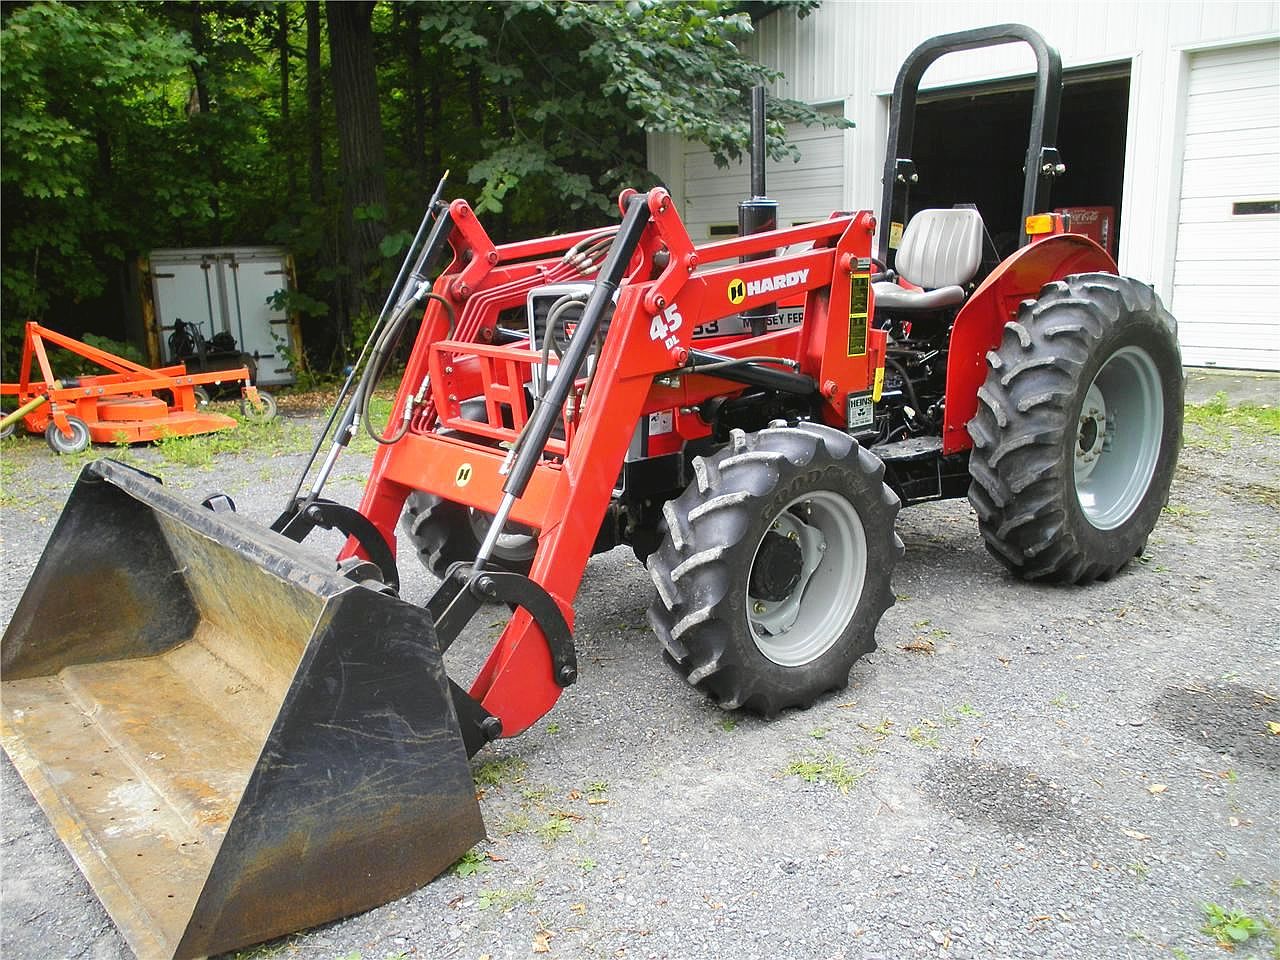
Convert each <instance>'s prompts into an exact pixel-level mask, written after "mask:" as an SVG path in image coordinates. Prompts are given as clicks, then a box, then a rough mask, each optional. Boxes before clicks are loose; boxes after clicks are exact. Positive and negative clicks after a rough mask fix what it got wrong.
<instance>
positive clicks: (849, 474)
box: [647, 423, 902, 716]
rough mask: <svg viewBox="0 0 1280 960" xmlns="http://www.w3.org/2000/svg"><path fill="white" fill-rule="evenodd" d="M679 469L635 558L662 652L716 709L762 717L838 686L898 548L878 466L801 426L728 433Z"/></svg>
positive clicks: (879, 601) (875, 617) (893, 501)
mask: <svg viewBox="0 0 1280 960" xmlns="http://www.w3.org/2000/svg"><path fill="white" fill-rule="evenodd" d="M693 471H694V476H695V481H694V483H692V484H690V485H689V487H688V489H686V490H685V491H684V493H682V494H681V495H680V496H679V497H677V498H675V499H674V500H671V501H668V502H667V503H666V504H665V505H664V507H663V521H662V524H661V533H662V539H661V543H660V544H659V546H658V549H657V550H656V551H654V553H652V554H651V555H650V556H649V559H648V562H647V566H648V569H649V574H650V576H651V577H652V579H653V582H654V585H655V587H656V588H657V596H656V598H655V599H654V601H653V604H652V606H651V607H650V609H649V622H650V623H651V624H652V626H653V629H654V632H655V633H656V634H657V635H658V638H659V639H660V640H661V641H662V644H663V647H664V648H665V654H666V657H667V659H668V660H669V661H670V662H671V663H672V665H673V666H675V668H676V669H677V670H678V671H679V672H680V673H681V674H683V675H684V677H685V679H687V680H688V681H689V683H691V684H692V685H693V686H695V687H697V688H698V689H699V690H701V691H703V692H704V693H706V694H707V695H709V696H710V697H711V698H712V699H713V700H714V701H715V702H716V703H718V704H719V705H720V706H721V707H724V708H725V709H730V710H732V709H738V708H744V709H747V710H751V711H753V712H755V713H759V714H762V715H764V716H775V715H776V714H777V713H778V712H779V711H781V710H783V709H784V708H788V707H801V708H804V707H808V706H810V705H812V703H813V702H814V700H816V699H817V698H818V697H819V696H821V695H822V694H824V693H826V692H828V691H830V690H838V689H842V688H844V687H845V686H846V685H847V684H848V682H849V671H850V670H851V669H852V668H853V664H854V662H855V661H857V659H858V658H859V657H861V656H862V655H863V654H866V653H869V652H870V651H871V650H873V649H875V630H876V625H877V624H878V623H879V622H880V618H881V616H883V614H884V612H885V610H887V609H888V608H889V607H890V606H891V605H892V604H893V590H892V589H891V588H890V577H891V575H892V573H893V566H894V564H895V563H896V562H897V561H898V558H899V557H900V556H901V555H902V541H901V540H899V539H898V537H897V535H896V534H895V533H894V520H895V518H896V517H897V513H898V508H899V506H900V503H899V500H898V498H897V496H896V495H895V494H894V493H893V491H891V490H890V489H889V488H888V487H887V486H886V485H885V483H884V464H883V463H881V462H880V460H879V459H878V458H877V457H875V456H874V455H872V454H871V453H869V452H867V451H866V450H864V449H862V448H861V447H860V446H858V444H857V443H856V442H855V441H854V440H853V439H852V438H851V437H849V436H848V435H847V434H844V433H842V432H840V431H838V430H834V429H832V428H830V427H826V426H821V425H818V424H813V423H801V424H799V425H798V426H795V427H787V426H773V427H770V428H768V429H766V430H761V431H759V432H758V433H744V432H743V431H741V430H734V431H732V434H731V442H730V444H729V446H728V447H726V448H725V449H724V450H722V451H720V452H719V453H717V454H715V455H714V456H712V457H709V458H706V459H703V458H700V457H699V458H696V459H695V460H694V461H693Z"/></svg>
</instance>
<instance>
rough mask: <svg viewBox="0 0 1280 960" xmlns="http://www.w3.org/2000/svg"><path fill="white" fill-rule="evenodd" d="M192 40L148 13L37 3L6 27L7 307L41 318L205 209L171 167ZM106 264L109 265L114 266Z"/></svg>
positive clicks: (0, 170)
mask: <svg viewBox="0 0 1280 960" xmlns="http://www.w3.org/2000/svg"><path fill="white" fill-rule="evenodd" d="M195 59H196V58H195V53H194V51H193V50H192V48H191V45H190V42H189V38H188V36H187V35H185V34H184V33H182V32H180V31H177V30H172V29H168V30H165V29H157V24H156V22H155V20H154V19H153V17H152V16H151V15H150V14H149V13H148V12H147V11H146V10H144V9H142V8H139V7H133V6H128V5H124V6H116V5H107V4H101V5H99V4H87V5H75V6H72V5H67V4H54V3H37V4H33V5H31V6H26V7H22V8H18V9H11V10H7V11H6V14H5V17H4V21H3V32H0V63H2V64H3V68H2V69H0V97H2V98H3V101H4V110H3V112H0V189H2V191H3V205H4V214H5V215H4V225H3V244H4V274H3V310H4V315H5V317H6V320H7V321H9V322H12V321H15V320H16V321H20V320H23V319H28V318H32V319H35V318H41V317H43V316H44V314H45V312H46V310H47V309H48V308H49V306H50V304H51V303H53V302H57V301H58V300H65V299H71V300H81V299H85V298H91V297H95V296H97V295H99V294H101V293H102V292H103V291H104V290H105V289H106V287H107V285H108V283H110V282H111V281H112V280H113V279H114V280H118V279H119V278H120V275H121V274H122V271H123V268H124V264H125V260H126V259H127V258H128V257H129V256H131V255H132V253H133V252H135V251H136V249H137V239H138V238H139V237H140V236H145V235H146V234H148V233H149V232H151V231H152V230H153V229H155V225H156V224H157V222H158V221H161V220H167V219H181V218H186V217H192V216H197V217H198V216H201V215H204V214H207V212H208V208H207V195H206V194H205V191H204V190H203V189H202V185H201V184H199V183H192V182H191V181H190V180H185V181H183V180H178V179H173V178H169V177H168V176H166V172H165V166H164V161H166V160H169V159H171V158H172V155H173V151H174V150H175V149H176V147H177V143H176V141H175V139H174V137H173V131H174V127H175V125H178V124H181V123H182V122H183V114H182V110H183V102H184V96H185V85H184V83H183V80H184V76H185V74H186V71H187V70H188V68H189V67H190V66H191V65H192V64H193V63H194V62H195ZM104 260H105V264H104Z"/></svg>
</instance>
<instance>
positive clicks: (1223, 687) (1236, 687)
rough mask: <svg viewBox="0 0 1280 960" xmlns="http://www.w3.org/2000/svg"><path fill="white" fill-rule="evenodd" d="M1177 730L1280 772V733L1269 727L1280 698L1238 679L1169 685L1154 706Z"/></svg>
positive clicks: (1186, 737)
mask: <svg viewBox="0 0 1280 960" xmlns="http://www.w3.org/2000/svg"><path fill="white" fill-rule="evenodd" d="M1151 709H1152V713H1153V714H1154V716H1155V719H1156V720H1157V721H1158V722H1159V723H1160V724H1162V725H1163V726H1165V727H1166V728H1168V730H1169V731H1170V732H1171V733H1174V734H1176V735H1177V736H1179V737H1182V738H1183V739H1184V740H1189V741H1191V742H1192V743H1198V744H1200V745H1201V746H1202V747H1208V748H1209V749H1210V750H1213V751H1215V752H1217V753H1226V754H1230V755H1231V756H1232V757H1235V758H1236V759H1238V760H1245V761H1248V762H1249V763H1254V764H1257V765H1258V766H1260V767H1262V768H1264V769H1266V770H1273V771H1275V770H1280V737H1278V736H1276V735H1275V734H1273V733H1272V732H1271V731H1270V729H1269V728H1268V727H1267V721H1268V720H1275V719H1276V717H1277V715H1280V699H1278V698H1276V697H1274V696H1272V695H1271V694H1268V693H1263V692H1262V691H1261V690H1252V689H1250V688H1249V687H1245V686H1241V685H1240V684H1238V683H1220V682H1211V681H1195V680H1188V681H1186V682H1185V684H1184V685H1182V686H1169V687H1166V688H1165V690H1164V692H1163V693H1162V694H1160V696H1159V697H1157V698H1156V699H1155V701H1154V702H1153V703H1152V705H1151Z"/></svg>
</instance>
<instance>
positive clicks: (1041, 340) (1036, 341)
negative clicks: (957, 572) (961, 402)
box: [969, 273, 1183, 584]
mask: <svg viewBox="0 0 1280 960" xmlns="http://www.w3.org/2000/svg"><path fill="white" fill-rule="evenodd" d="M987 362H988V365H989V368H990V369H989V370H988V373H987V380H986V383H985V384H984V385H983V386H982V387H981V388H980V389H979V390H978V413H977V415H976V416H975V417H974V418H973V420H972V421H970V423H969V434H970V436H971V437H972V438H973V451H972V453H971V454H970V457H969V473H970V476H971V478H972V483H971V485H970V487H969V501H970V502H971V503H972V504H973V507H974V509H975V510H976V511H977V514H978V525H979V528H980V530H981V532H982V536H983V538H984V539H985V540H986V543H987V547H988V549H989V550H990V551H991V553H992V554H994V555H995V556H996V557H997V558H998V559H999V560H1000V561H1001V562H1002V563H1004V565H1005V566H1006V567H1008V568H1009V569H1010V570H1011V571H1012V572H1013V573H1014V574H1016V575H1017V576H1019V577H1021V578H1023V579H1025V580H1035V581H1043V582H1050V583H1081V584H1083V583H1089V582H1091V581H1093V580H1098V579H1103V580H1105V579H1108V578H1110V577H1111V576H1113V575H1115V573H1117V572H1118V571H1119V570H1120V569H1121V568H1122V567H1123V566H1124V565H1125V564H1127V563H1128V562H1129V561H1130V560H1131V559H1132V558H1133V557H1134V556H1137V555H1139V554H1141V553H1142V551H1143V550H1144V549H1145V547H1146V543H1147V537H1148V536H1149V535H1150V533H1151V529H1152V527H1154V526H1155V523H1156V520H1157V519H1158V518H1159V516H1160V511H1161V509H1162V508H1163V507H1164V505H1165V504H1166V503H1167V502H1168V499H1169V486H1170V484H1171V483H1172V481H1173V471H1174V468H1175V466H1176V465H1177V459H1178V446H1179V443H1180V439H1181V436H1182V403H1183V374H1182V358H1181V353H1180V351H1179V349H1178V335H1177V325H1176V323H1175V321H1174V319H1173V317H1172V316H1170V315H1169V313H1168V312H1167V311H1166V310H1165V309H1164V307H1163V306H1162V305H1161V303H1160V299H1159V297H1157V296H1156V294H1155V292H1154V291H1152V289H1151V288H1150V287H1148V286H1146V285H1145V284H1142V283H1139V282H1138V281H1136V280H1132V279H1129V278H1127V277H1118V276H1115V275H1112V274H1105V273H1089V274H1079V275H1076V276H1071V277H1068V278H1066V279H1065V280H1060V281H1055V282H1053V283H1050V284H1048V285H1046V286H1045V287H1044V288H1043V289H1042V290H1041V292H1040V297H1039V299H1037V300H1034V301H1031V300H1028V301H1025V302H1024V303H1023V304H1022V306H1021V307H1020V308H1019V310H1018V318H1017V320H1015V321H1013V322H1011V323H1008V324H1006V325H1005V329H1004V335H1003V339H1002V341H1001V344H1000V347H999V349H998V350H994V351H992V352H991V353H989V354H987Z"/></svg>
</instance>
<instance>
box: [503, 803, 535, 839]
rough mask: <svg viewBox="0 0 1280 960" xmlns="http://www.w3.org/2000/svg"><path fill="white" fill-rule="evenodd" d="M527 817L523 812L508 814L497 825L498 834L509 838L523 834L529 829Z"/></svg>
mask: <svg viewBox="0 0 1280 960" xmlns="http://www.w3.org/2000/svg"><path fill="white" fill-rule="evenodd" d="M529 823H530V821H529V815H528V814H527V813H525V812H524V811H523V810H518V811H516V812H515V813H511V814H508V815H507V816H506V817H504V818H503V820H502V822H501V823H500V824H498V833H499V834H500V835H501V836H504V837H510V836H513V835H515V834H517V833H524V831H526V830H528V829H529Z"/></svg>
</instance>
